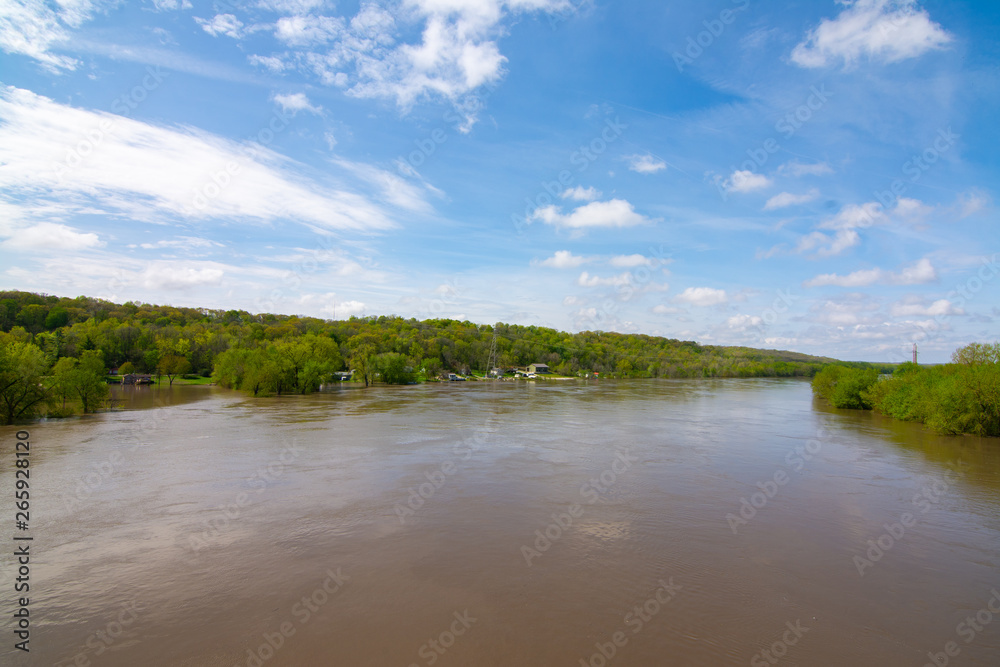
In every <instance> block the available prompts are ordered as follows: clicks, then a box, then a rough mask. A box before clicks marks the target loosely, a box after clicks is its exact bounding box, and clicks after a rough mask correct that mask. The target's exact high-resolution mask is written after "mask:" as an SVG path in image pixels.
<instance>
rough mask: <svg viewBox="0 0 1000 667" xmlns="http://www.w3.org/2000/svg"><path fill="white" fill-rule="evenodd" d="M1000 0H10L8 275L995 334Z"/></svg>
mask: <svg viewBox="0 0 1000 667" xmlns="http://www.w3.org/2000/svg"><path fill="white" fill-rule="evenodd" d="M998 29H1000V8H998V7H997V5H996V4H995V3H991V2H948V3H946V2H943V1H942V2H925V3H922V4H918V3H915V2H908V1H906V0H901V1H897V2H888V1H886V0H857V1H855V2H833V1H830V2H827V1H820V0H813V1H810V2H786V3H758V2H754V1H752V0H718V1H711V2H698V3H695V2H686V3H662V2H642V1H637V0H636V1H625V2H616V3H610V2H599V1H597V0H585V1H584V0H506V1H505V0H377V1H375V0H372V1H366V2H360V3H359V2H336V3H335V2H326V1H323V0H258V1H253V0H249V1H232V2H229V1H222V0H220V1H219V2H215V3H196V2H193V1H192V2H188V1H187V0H153V1H147V2H131V3H125V2H102V1H101V0H59V1H57V2H31V1H21V2H11V1H10V0H0V49H2V52H0V287H3V288H7V289H24V290H32V291H41V292H47V293H50V294H58V295H66V296H78V295H80V294H86V295H89V296H97V297H102V298H106V299H111V300H117V301H126V300H137V301H143V302H151V303H169V304H174V305H185V306H206V307H217V308H241V309H246V310H249V311H251V312H280V313H298V314H307V315H313V316H319V317H327V318H334V317H336V318H343V317H347V316H350V315H381V314H397V315H402V316H405V317H416V318H418V319H426V318H431V317H454V318H460V319H469V320H472V321H474V322H480V323H493V322H497V321H504V322H514V323H520V324H535V325H542V326H551V327H555V328H558V329H564V330H570V331H580V330H588V329H589V330H593V329H599V330H606V331H612V330H613V331H622V332H641V333H646V334H651V335H663V336H669V337H673V338H681V339H694V340H698V341H700V342H703V343H711V344H725V345H751V346H755V347H768V348H782V349H792V350H797V351H802V352H807V353H813V354H821V355H829V356H834V357H838V358H844V359H865V360H893V361H899V360H902V359H904V358H906V357H908V356H909V350H910V347H911V346H912V344H913V342H918V343H919V344H920V346H921V349H922V357H921V358H922V360H924V361H928V362H931V361H945V360H947V359H948V357H949V356H950V353H951V351H952V350H954V349H955V348H956V347H958V346H960V345H963V344H965V343H968V342H972V341H976V340H979V341H984V340H996V339H997V338H998V337H1000V336H998V334H997V331H998V327H997V321H998V318H1000V298H998V294H1000V290H998V289H997V286H998V285H1000V278H998V275H1000V255H997V253H1000V235H998V232H997V228H996V225H995V220H996V208H995V201H994V200H995V192H994V189H995V184H996V183H998V182H1000V181H998V178H997V176H998V159H997V152H996V151H997V148H998V146H1000V141H998V133H1000V130H998V123H997V122H996V117H997V115H998V108H1000V104H998V102H1000V87H998V77H997V74H996V72H997V71H998V70H997V66H998V64H1000V48H998V41H997V39H996V37H995V36H996V34H998Z"/></svg>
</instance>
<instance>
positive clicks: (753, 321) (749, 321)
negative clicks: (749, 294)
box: [726, 315, 764, 331]
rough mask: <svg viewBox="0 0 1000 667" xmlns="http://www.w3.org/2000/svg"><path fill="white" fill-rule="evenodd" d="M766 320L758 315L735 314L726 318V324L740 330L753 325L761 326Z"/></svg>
mask: <svg viewBox="0 0 1000 667" xmlns="http://www.w3.org/2000/svg"><path fill="white" fill-rule="evenodd" d="M763 323H764V320H763V319H762V318H761V317H759V316H757V315H733V316H732V317H730V318H729V319H728V320H726V326H727V327H729V328H730V329H736V330H738V331H746V330H747V329H749V328H751V327H759V326H760V325H761V324H763Z"/></svg>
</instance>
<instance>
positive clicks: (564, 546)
mask: <svg viewBox="0 0 1000 667" xmlns="http://www.w3.org/2000/svg"><path fill="white" fill-rule="evenodd" d="M125 398H126V406H127V409H126V410H124V411H121V412H115V413H109V414H100V415H95V416H88V417H85V418H78V419H69V420H62V421H52V422H47V423H37V424H31V425H28V426H27V427H23V428H27V430H28V431H29V432H30V442H31V468H30V474H31V503H32V505H31V524H30V525H31V530H30V535H31V536H33V537H34V540H33V541H32V542H31V563H30V568H31V571H30V594H29V599H30V619H31V626H30V628H31V629H30V632H31V634H30V649H31V651H30V653H28V654H25V653H23V652H20V651H17V650H15V649H14V643H15V642H16V641H17V639H16V638H15V635H14V633H13V630H14V627H15V624H16V621H15V620H14V619H13V614H14V612H15V611H16V609H17V606H16V605H15V603H14V599H13V598H14V594H13V590H14V585H15V581H14V580H15V575H16V567H17V565H16V563H15V560H14V556H13V552H14V548H15V547H14V544H15V543H14V542H13V540H12V538H13V536H14V534H20V533H19V531H17V530H15V529H14V500H13V488H14V472H13V461H14V460H15V454H14V442H15V433H16V431H17V430H18V429H16V428H10V427H5V428H3V429H0V441H2V445H0V490H2V494H3V496H4V497H3V501H2V503H0V506H2V507H4V508H5V515H7V516H4V518H3V520H4V525H5V527H6V530H4V531H3V535H2V536H0V539H3V540H4V541H5V542H6V544H5V545H4V546H3V548H2V556H0V586H2V590H3V597H2V602H3V608H2V610H0V611H2V613H3V618H4V621H3V623H2V637H3V643H2V646H0V663H2V664H3V665H58V666H66V665H81V666H84V667H86V666H88V665H108V666H111V665H124V666H129V667H133V666H137V665H190V666H196V665H212V666H219V667H234V666H236V665H240V666H243V667H255V666H260V665H266V666H267V667H271V666H274V665H306V666H311V665H320V666H326V665H345V666H363V665H391V666H399V667H414V666H416V667H423V666H430V665H440V666H442V667H448V666H453V665H454V666H469V665H473V666H478V665H483V666H491V665H497V666H499V665H512V666H536V665H537V666H549V665H566V666H567V667H578V666H580V665H584V666H586V665H591V666H593V667H601V666H603V665H608V666H611V665H694V666H703V665H704V666H715V665H751V666H752V667H753V666H757V665H774V664H781V665H789V666H791V665H809V666H820V667H824V666H828V665H829V666H831V667H832V666H837V667H843V666H846V665H852V666H853V665H872V666H882V665H912V666H913V667H921V666H922V665H925V664H937V665H944V664H950V665H961V666H970V667H971V666H973V665H983V666H986V665H989V666H994V667H995V666H996V665H998V664H1000V593H997V591H1000V441H998V440H996V439H979V438H968V437H942V436H937V435H934V434H932V433H930V432H928V431H927V430H925V429H924V428H922V427H920V426H917V425H913V424H905V423H899V422H893V421H889V420H885V419H882V418H879V417H876V416H873V415H870V414H867V413H858V412H850V411H836V410H832V409H828V408H826V407H824V406H823V405H821V404H819V403H817V402H815V401H814V399H813V398H812V395H811V391H810V387H809V385H808V383H806V382H803V381H796V380H719V381H630V382H606V381H602V382H600V383H595V382H591V383H585V382H569V383H542V382H539V383H524V382H522V383H503V384H480V383H462V384H448V385H425V386H415V387H399V388H382V387H379V388H372V389H368V390H364V389H356V388H349V389H343V390H337V391H333V392H331V393H325V394H317V395H312V396H306V397H283V398H280V399H261V400H251V399H247V398H245V397H243V396H240V395H237V394H234V393H231V392H227V391H224V390H221V389H217V388H211V387H175V388H174V389H172V390H170V389H159V390H157V389H150V388H135V389H131V390H128V391H127V392H126V394H125ZM991 608H992V610H991Z"/></svg>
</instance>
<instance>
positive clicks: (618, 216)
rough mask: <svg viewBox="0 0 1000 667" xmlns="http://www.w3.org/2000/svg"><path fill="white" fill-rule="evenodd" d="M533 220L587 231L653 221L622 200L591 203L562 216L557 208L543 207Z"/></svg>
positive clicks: (631, 225)
mask: <svg viewBox="0 0 1000 667" xmlns="http://www.w3.org/2000/svg"><path fill="white" fill-rule="evenodd" d="M532 219H533V220H541V221H542V222H544V223H545V224H548V225H555V226H556V227H569V228H572V229H588V228H595V227H633V226H635V225H642V224H648V223H651V222H653V220H651V219H649V218H647V217H646V216H644V215H641V214H639V213H636V212H635V208H633V206H632V204H630V203H629V202H627V201H625V200H624V199H612V200H611V201H606V202H592V203H590V204H587V205H586V206H581V207H579V208H577V209H576V210H574V211H573V212H572V213H569V214H568V215H567V214H564V213H563V212H562V209H560V208H559V207H557V206H545V207H542V208H539V209H537V210H536V211H535V212H534V213H533V214H532Z"/></svg>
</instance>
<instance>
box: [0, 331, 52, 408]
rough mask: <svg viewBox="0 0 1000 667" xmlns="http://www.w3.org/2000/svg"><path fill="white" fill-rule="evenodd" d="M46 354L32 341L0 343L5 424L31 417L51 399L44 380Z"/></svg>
mask: <svg viewBox="0 0 1000 667" xmlns="http://www.w3.org/2000/svg"><path fill="white" fill-rule="evenodd" d="M46 367H47V364H46V363H45V355H44V354H43V353H42V351H41V350H40V349H38V347H36V346H35V345H32V344H30V343H20V342H13V343H12V342H5V343H2V344H0V410H2V411H0V417H2V420H3V423H4V424H13V423H14V421H15V420H18V419H29V418H31V417H34V416H35V415H36V414H37V413H38V409H39V408H40V407H41V406H42V405H43V404H44V403H45V401H46V400H47V399H48V392H47V391H46V390H45V387H44V386H43V384H42V374H43V373H44V372H45V369H46Z"/></svg>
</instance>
